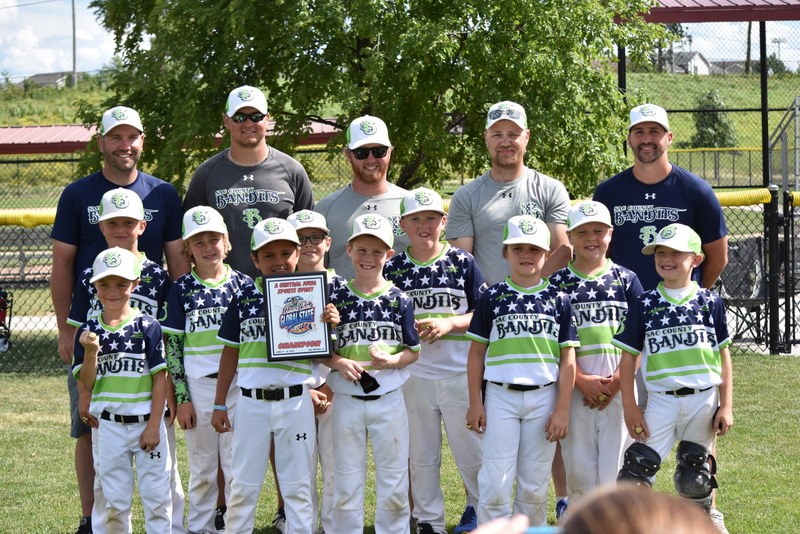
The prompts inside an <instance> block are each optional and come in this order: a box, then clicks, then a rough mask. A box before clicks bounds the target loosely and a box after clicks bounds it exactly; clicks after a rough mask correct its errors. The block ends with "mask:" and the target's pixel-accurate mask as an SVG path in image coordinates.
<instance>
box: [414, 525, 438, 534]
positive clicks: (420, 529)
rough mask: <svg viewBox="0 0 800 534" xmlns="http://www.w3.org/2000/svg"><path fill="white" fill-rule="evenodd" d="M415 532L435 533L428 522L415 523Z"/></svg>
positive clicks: (420, 533)
mask: <svg viewBox="0 0 800 534" xmlns="http://www.w3.org/2000/svg"><path fill="white" fill-rule="evenodd" d="M417 534H436V531H435V530H433V527H432V526H431V524H430V523H417Z"/></svg>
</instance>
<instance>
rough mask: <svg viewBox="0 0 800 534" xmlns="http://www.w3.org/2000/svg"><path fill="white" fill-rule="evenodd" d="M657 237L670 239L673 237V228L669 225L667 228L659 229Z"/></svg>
mask: <svg viewBox="0 0 800 534" xmlns="http://www.w3.org/2000/svg"><path fill="white" fill-rule="evenodd" d="M659 235H660V236H661V239H671V238H673V237H675V227H674V226H673V225H671V224H670V225H669V226H665V227H664V228H662V229H661V232H659Z"/></svg>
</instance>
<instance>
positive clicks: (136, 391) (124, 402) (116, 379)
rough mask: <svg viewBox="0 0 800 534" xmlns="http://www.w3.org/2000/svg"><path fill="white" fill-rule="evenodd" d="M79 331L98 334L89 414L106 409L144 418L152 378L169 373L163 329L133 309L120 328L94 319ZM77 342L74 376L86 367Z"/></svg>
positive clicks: (149, 396) (147, 407)
mask: <svg viewBox="0 0 800 534" xmlns="http://www.w3.org/2000/svg"><path fill="white" fill-rule="evenodd" d="M80 330H88V331H90V332H94V333H96V334H97V335H98V338H99V340H100V350H99V351H98V354H97V378H96V380H95V384H94V388H93V389H92V399H91V403H90V406H89V411H90V412H91V413H92V415H94V416H95V417H99V416H100V414H101V413H102V411H103V410H108V411H109V412H111V413H116V414H121V415H144V414H149V413H150V411H151V409H152V405H151V402H152V390H153V379H152V375H154V374H156V373H159V372H161V371H164V370H166V362H165V361H164V341H163V339H162V331H161V326H160V325H159V324H158V321H156V320H155V319H154V318H153V317H151V316H149V315H146V314H143V313H141V312H140V311H139V310H136V309H134V313H132V314H131V316H130V317H128V318H126V319H125V320H124V321H123V322H122V323H120V324H119V325H117V326H114V327H111V326H108V325H106V324H104V323H103V321H102V317H99V318H96V319H91V320H90V321H88V322H87V323H86V324H85V325H83V326H81V329H80ZM77 339H78V338H77V336H76V341H75V352H74V353H75V356H74V363H73V374H74V375H75V376H77V375H78V373H79V372H80V369H81V367H82V365H83V359H84V349H83V345H81V344H80V342H79V341H78V340H77Z"/></svg>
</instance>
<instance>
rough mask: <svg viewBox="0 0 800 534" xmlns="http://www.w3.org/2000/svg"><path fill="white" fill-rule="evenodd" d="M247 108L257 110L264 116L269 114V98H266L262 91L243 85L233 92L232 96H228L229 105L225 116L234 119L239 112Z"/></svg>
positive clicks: (226, 107)
mask: <svg viewBox="0 0 800 534" xmlns="http://www.w3.org/2000/svg"><path fill="white" fill-rule="evenodd" d="M246 107H251V108H255V109H256V110H257V111H260V112H261V113H263V114H264V115H266V114H267V97H266V96H264V93H263V92H261V89H258V88H256V87H251V86H249V85H243V86H241V87H237V88H236V89H234V90H233V91H231V94H229V95H228V103H227V105H226V106H225V114H226V115H228V117H233V116H234V115H235V114H236V112H237V111H239V110H240V109H242V108H246Z"/></svg>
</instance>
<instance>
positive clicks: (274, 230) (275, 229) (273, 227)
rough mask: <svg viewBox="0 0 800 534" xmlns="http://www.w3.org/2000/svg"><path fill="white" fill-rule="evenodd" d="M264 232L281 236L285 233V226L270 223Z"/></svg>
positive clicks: (275, 222) (273, 222) (274, 222)
mask: <svg viewBox="0 0 800 534" xmlns="http://www.w3.org/2000/svg"><path fill="white" fill-rule="evenodd" d="M264 230H266V231H267V232H269V233H270V234H279V233H281V232H283V225H282V224H281V223H279V222H277V221H268V222H267V224H265V225H264Z"/></svg>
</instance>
